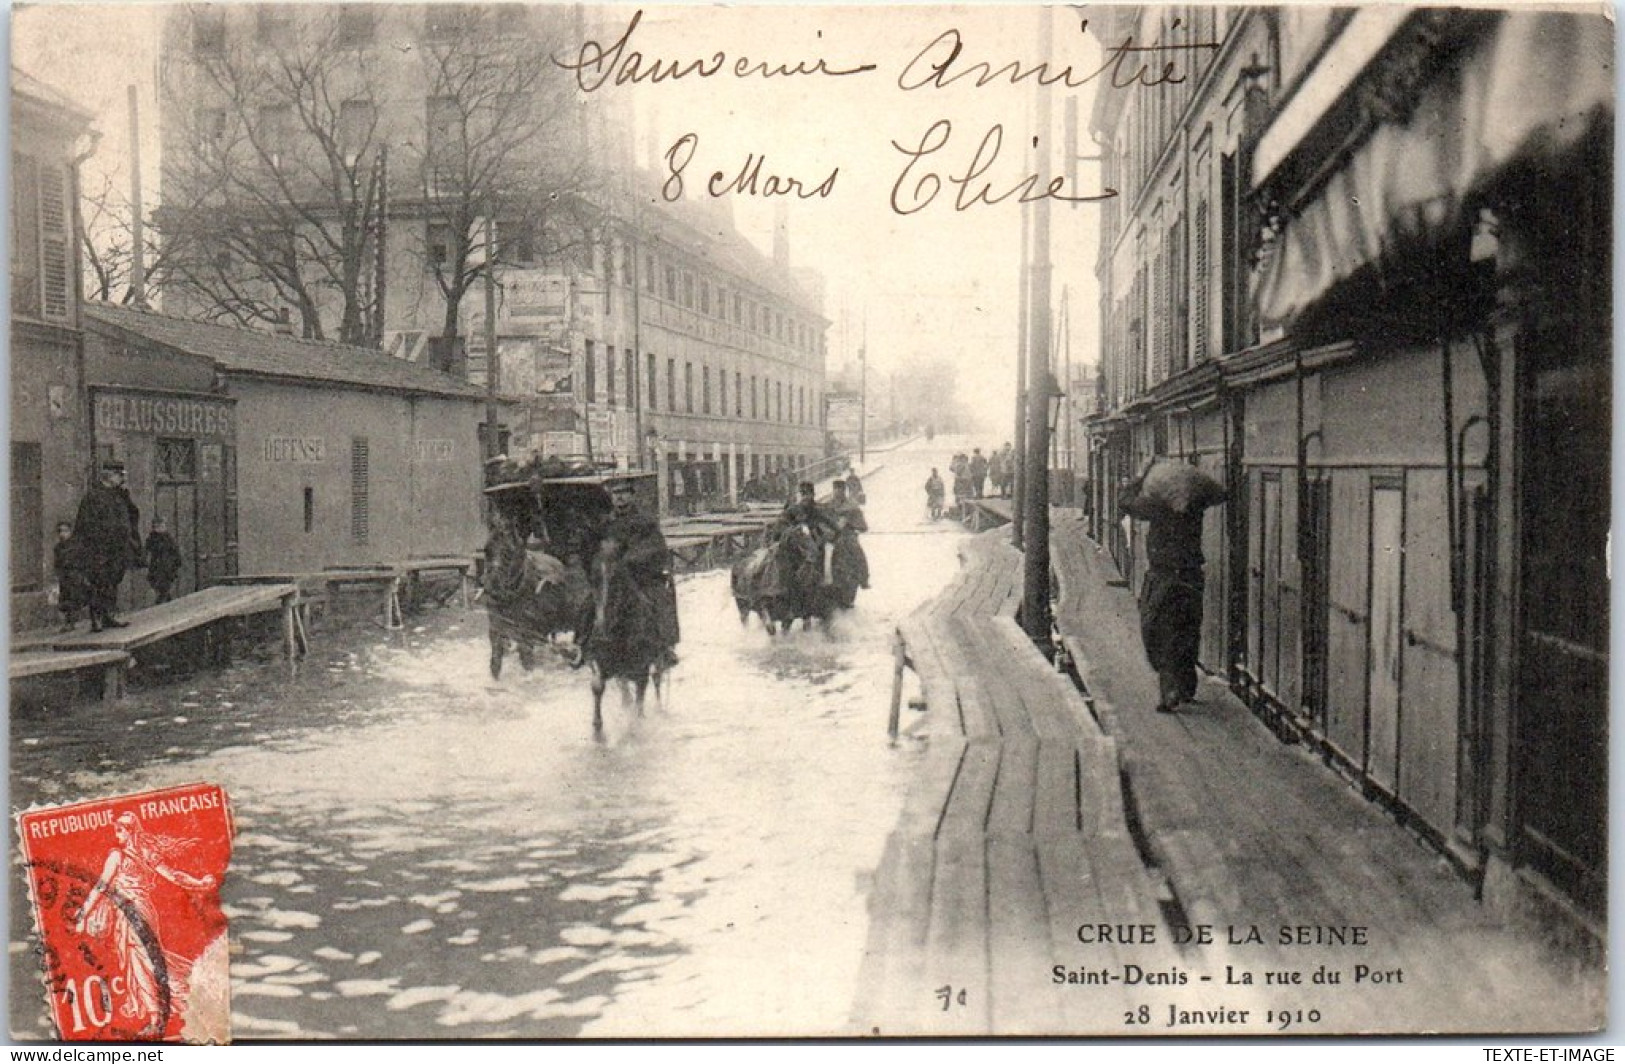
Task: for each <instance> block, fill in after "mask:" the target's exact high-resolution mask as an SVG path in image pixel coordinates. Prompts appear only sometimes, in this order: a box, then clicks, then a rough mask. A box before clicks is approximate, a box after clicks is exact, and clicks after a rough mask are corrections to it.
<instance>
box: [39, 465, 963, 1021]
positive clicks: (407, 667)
mask: <svg viewBox="0 0 1625 1064" xmlns="http://www.w3.org/2000/svg"><path fill="white" fill-rule="evenodd" d="M950 443H955V444H956V445H957V441H948V440H939V441H938V442H937V443H936V444H935V445H932V446H930V447H929V449H927V448H926V447H925V446H923V445H921V446H917V447H911V448H906V449H904V450H903V451H899V452H894V453H892V454H891V455H887V456H876V457H875V459H874V460H873V461H871V463H870V466H871V468H874V467H877V466H879V465H881V464H882V463H884V465H885V468H884V469H881V470H879V471H877V472H875V473H874V474H873V475H872V476H868V477H866V478H865V488H866V490H867V494H868V497H869V505H868V507H867V508H866V512H867V515H868V517H869V521H870V524H871V527H872V528H873V529H874V530H875V531H874V532H872V533H871V534H870V535H869V536H866V537H865V546H866V548H867V550H868V551H869V554H870V558H871V566H872V569H873V570H874V573H875V580H874V583H875V585H876V586H875V588H874V589H873V590H871V591H868V592H863V593H862V594H860V597H859V601H858V609H857V610H856V611H854V612H853V613H851V614H849V615H845V616H843V617H842V618H840V619H839V620H838V621H837V623H836V624H835V625H834V627H833V629H832V630H831V631H830V632H828V633H825V632H821V631H810V632H809V631H799V630H798V631H797V632H794V633H792V634H791V635H789V636H788V637H779V638H777V639H770V638H769V636H768V635H767V633H766V632H765V631H763V630H762V628H761V627H760V625H759V623H753V624H752V626H751V627H750V628H749V629H741V627H740V625H739V622H738V617H737V613H736V612H735V610H734V607H733V603H732V600H731V598H730V597H729V595H728V590H727V584H728V577H727V574H726V573H724V572H713V573H705V574H700V575H697V576H693V577H685V578H683V579H682V580H680V582H679V603H680V610H681V614H682V624H683V632H684V640H683V644H682V647H681V652H682V655H683V662H682V664H681V666H680V667H679V668H678V670H677V671H676V673H675V675H674V677H673V680H672V684H671V688H670V690H669V692H668V696H667V698H666V700H665V702H664V704H661V703H657V702H655V701H654V700H653V699H651V701H650V703H649V705H648V707H647V708H646V711H645V715H644V716H642V717H641V718H639V717H637V716H636V715H635V712H634V710H633V709H632V708H631V706H630V705H629V704H626V703H624V702H623V701H622V700H621V699H620V698H619V697H617V695H616V694H615V693H614V692H613V690H612V692H611V693H610V694H609V695H606V698H605V729H604V734H603V736H602V737H601V738H600V737H595V736H594V734H593V731H592V725H591V696H590V693H589V691H588V689H587V679H586V675H585V674H584V673H581V672H574V671H571V670H570V669H568V668H567V667H566V666H565V665H564V664H563V663H562V662H561V661H557V660H551V659H549V660H546V661H544V663H543V664H542V665H541V666H540V667H539V668H538V669H537V670H536V671H535V672H533V673H528V674H527V673H524V672H522V671H520V670H518V668H517V667H516V666H510V669H509V670H508V671H506V672H505V673H504V676H503V678H502V679H501V680H500V681H493V680H492V679H491V678H490V675H489V673H488V672H487V661H486V658H487V647H486V634H485V633H486V625H485V618H484V615H483V613H481V612H479V611H478V610H477V609H476V610H474V611H470V612H464V611H462V610H460V609H456V608H453V609H447V610H442V611H431V612H430V613H428V614H427V615H425V616H423V617H420V618H418V619H417V621H416V623H415V624H414V625H413V626H412V627H409V629H408V630H407V631H405V632H404V633H398V634H392V633H386V632H383V631H381V630H379V629H377V628H373V627H369V626H368V625H367V624H366V623H365V622H362V623H360V624H355V625H351V626H348V627H345V628H342V629H339V628H334V627H332V626H328V628H327V629H326V630H322V631H319V632H318V633H316V636H315V651H314V653H313V655H312V657H311V658H310V659H309V660H308V661H307V662H306V663H305V664H304V665H303V666H301V668H300V670H299V673H298V675H296V676H289V674H288V671H287V669H286V667H285V666H284V665H282V664H281V663H280V662H279V661H277V660H276V659H275V658H274V657H273V656H271V655H269V654H261V655H257V656H251V657H250V658H248V659H246V660H244V661H242V662H241V663H239V664H236V665H234V666H232V667H230V668H228V669H226V670H224V671H220V672H215V673H204V674H199V675H196V676H193V677H191V678H190V679H188V680H184V681H182V682H179V683H173V684H168V685H164V686H154V687H148V688H145V689H138V690H136V691H135V692H133V693H132V697H130V698H129V699H128V700H127V701H124V702H121V703H117V704H113V705H103V704H100V703H94V702H79V703H76V704H73V705H71V706H66V707H45V706H39V705H27V704H24V705H20V706H18V707H16V708H15V709H14V712H13V719H12V723H11V729H12V739H11V750H12V770H11V785H12V798H11V801H12V805H13V808H22V807H26V806H28V805H30V804H34V803H46V802H49V803H55V802H63V801H69V800H74V799H78V798H82V797H93V796H99V795H105V794H111V793H120V792H129V791H136V790H145V789H150V788H155V787H160V786H167V785H171V784H176V783H184V782H191V781H198V780H208V781H214V782H218V783H221V784H223V785H224V786H225V787H226V789H227V791H228V793H229V794H230V795H231V798H232V802H233V808H234V812H235V816H236V822H237V828H238V837H237V840H236V848H235V852H234V857H233V861H232V868H231V873H230V875H229V876H228V878H227V881H226V883H225V886H224V889H223V897H224V901H225V903H226V905H227V911H228V915H229V917H230V919H231V929H232V939H233V949H234V954H233V961H232V982H233V987H232V989H233V1028H234V1035H235V1037H237V1038H238V1039H254V1038H301V1039H306V1038H344V1039H376V1038H406V1039H413V1040H418V1039H432V1038H443V1037H450V1038H550V1037H574V1036H587V1037H631V1036H661V1037H671V1036H700V1035H711V1036H718V1035H809V1034H836V1033H843V1032H847V1031H849V1030H850V1027H849V1022H850V1020H849V1017H850V1013H851V1009H852V1005H853V994H854V990H855V985H856V978H857V971H858V964H859V959H860V954H861V950H862V947H863V944H864V940H865V935H866V931H867V912H866V898H867V891H868V886H869V881H870V877H871V876H872V874H873V871H874V868H875V866H876V865H877V864H878V862H879V858H880V853H881V849H882V846H883V844H884V842H885V839H886V836H887V834H888V833H889V831H890V830H891V828H892V826H893V824H894V823H895V821H896V817H897V813H898V810H899V809H900V807H901V803H902V797H903V794H904V791H905V790H906V787H907V785H908V783H909V780H910V778H911V769H912V767H913V765H914V764H915V762H916V760H917V758H918V756H919V754H920V752H921V750H920V747H919V746H918V745H917V744H914V743H911V742H909V741H907V740H905V741H903V742H900V743H898V744H891V743H888V741H887V739H886V731H885V728H886V709H887V702H888V699H889V696H890V685H891V678H892V657H891V650H890V633H891V630H892V627H893V625H894V624H895V621H896V620H897V619H898V618H899V617H901V616H902V615H903V614H905V613H907V612H908V611H909V610H910V609H912V608H913V607H914V606H915V605H916V604H918V603H919V602H921V601H924V600H926V599H928V598H929V597H931V596H932V595H933V594H935V593H936V591H937V590H938V589H940V588H941V587H942V586H943V585H944V584H945V583H946V582H947V581H948V579H949V578H950V577H951V575H952V573H953V571H954V568H955V566H956V562H955V550H956V544H957V542H958V540H959V535H960V533H959V532H958V530H957V529H956V527H955V526H954V525H952V524H951V523H949V522H942V523H940V524H931V523H929V522H927V521H926V520H925V519H924V514H923V498H924V497H923V488H922V487H921V485H923V483H924V481H925V478H926V475H927V474H928V473H929V467H930V466H931V465H933V464H935V465H938V466H939V467H940V468H945V467H946V458H947V456H948V453H949V450H948V445H949V444H950ZM12 885H13V893H12V899H13V905H12V913H11V943H12V945H11V965H10V975H11V980H12V988H13V989H12V994H11V1016H12V1028H13V1031H14V1032H15V1033H16V1034H17V1035H18V1036H19V1037H48V1036H49V1028H48V1026H47V1025H46V1020H45V1014H44V1009H43V1005H42V1003H41V999H42V997H43V995H42V992H41V991H40V990H39V989H38V988H39V983H38V981H37V978H38V977H37V974H36V972H37V967H36V962H35V960H34V957H33V955H32V953H31V950H30V947H29V946H28V945H27V942H28V940H29V934H28V927H29V925H28V917H27V913H26V910H25V907H24V905H23V904H22V903H21V895H20V894H19V892H18V888H19V886H20V882H19V880H17V879H16V878H15V877H14V878H13V880H12Z"/></svg>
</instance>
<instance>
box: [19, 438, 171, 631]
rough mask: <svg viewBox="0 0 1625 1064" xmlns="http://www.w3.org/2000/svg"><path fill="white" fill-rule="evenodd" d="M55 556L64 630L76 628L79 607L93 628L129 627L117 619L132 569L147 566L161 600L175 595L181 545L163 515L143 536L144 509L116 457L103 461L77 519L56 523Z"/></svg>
mask: <svg viewBox="0 0 1625 1064" xmlns="http://www.w3.org/2000/svg"><path fill="white" fill-rule="evenodd" d="M51 561H52V566H53V568H54V569H55V571H56V581H57V609H58V611H59V612H60V613H61V614H62V631H64V632H71V631H73V629H74V626H75V624H76V623H77V621H78V617H79V611H80V610H88V612H89V613H90V630H91V631H92V632H100V631H102V630H103V629H105V628H124V627H127V626H128V622H125V621H121V620H119V619H118V593H119V586H120V585H121V584H122V583H123V582H124V574H125V573H127V572H129V571H130V570H131V569H145V570H146V571H147V582H148V583H149V584H151V585H152V590H153V594H154V596H155V597H156V599H157V601H158V602H168V601H169V600H170V598H171V597H173V592H174V589H175V581H176V579H177V577H179V575H180V571H181V552H180V546H179V545H178V544H177V543H176V542H175V537H174V536H173V535H172V534H170V531H169V529H168V528H167V527H166V525H165V522H164V519H163V518H162V517H155V518H153V520H152V528H151V531H150V532H149V533H148V534H147V538H146V541H145V542H143V541H142V539H141V511H140V510H139V509H138V508H137V507H136V504H135V500H134V499H132V498H130V492H129V489H127V488H126V487H125V486H124V464H123V463H122V462H116V461H108V462H103V463H102V466H101V470H100V478H99V479H98V480H97V482H96V483H95V484H92V485H91V486H90V490H88V491H86V492H85V495H84V498H83V499H81V500H80V502H79V510H78V513H77V514H76V515H75V518H74V521H73V523H72V524H69V523H68V522H66V521H63V522H61V523H60V524H58V525H57V526H56V544H55V546H54V547H53V548H52V552H51Z"/></svg>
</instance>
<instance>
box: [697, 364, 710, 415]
mask: <svg viewBox="0 0 1625 1064" xmlns="http://www.w3.org/2000/svg"><path fill="white" fill-rule="evenodd" d="M710 412H711V367H710V366H701V367H700V413H702V414H709V413H710Z"/></svg>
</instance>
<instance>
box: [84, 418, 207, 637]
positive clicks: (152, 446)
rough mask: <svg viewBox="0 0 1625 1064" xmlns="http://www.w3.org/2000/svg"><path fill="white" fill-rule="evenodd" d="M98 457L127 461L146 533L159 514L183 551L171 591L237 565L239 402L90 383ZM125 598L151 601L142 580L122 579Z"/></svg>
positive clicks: (134, 603) (182, 589) (186, 589)
mask: <svg viewBox="0 0 1625 1064" xmlns="http://www.w3.org/2000/svg"><path fill="white" fill-rule="evenodd" d="M90 403H91V431H92V438H93V440H94V444H95V454H96V457H97V460H98V461H105V460H107V459H117V460H119V461H122V462H123V463H124V465H125V470H126V476H127V486H128V488H129V491H130V496H131V498H133V499H134V500H135V503H136V505H137V506H138V507H139V508H140V510H141V536H142V538H143V540H144V539H145V538H146V536H147V534H148V533H149V532H150V531H151V529H152V521H153V519H154V518H162V519H163V520H164V522H165V524H166V525H168V528H169V532H170V534H171V535H172V536H174V537H175V542H176V545H177V546H179V547H180V552H181V571H180V575H179V577H178V578H177V580H176V584H175V588H174V593H175V594H178V595H184V594H186V593H188V592H191V591H196V590H198V589H199V588H204V587H208V586H210V585H211V584H214V583H216V582H218V581H219V580H220V578H221V577H224V576H229V575H232V574H233V573H235V572H236V571H237V505H236V494H237V436H236V429H237V410H236V403H235V402H234V401H233V400H231V399H229V398H225V397H222V396H217V395H196V394H186V393H170V392H155V391H145V390H137V389H129V388H96V389H92V391H91V398H90ZM125 594H126V595H128V596H130V599H131V602H130V604H131V605H132V606H135V607H141V606H145V605H148V604H150V602H151V601H152V592H151V589H149V588H148V587H147V586H146V583H145V582H144V581H140V580H132V581H127V582H126V584H125Z"/></svg>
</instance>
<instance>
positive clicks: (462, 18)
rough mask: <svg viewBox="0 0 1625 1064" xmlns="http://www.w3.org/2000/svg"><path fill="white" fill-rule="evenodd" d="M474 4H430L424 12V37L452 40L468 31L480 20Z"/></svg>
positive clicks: (433, 39)
mask: <svg viewBox="0 0 1625 1064" xmlns="http://www.w3.org/2000/svg"><path fill="white" fill-rule="evenodd" d="M479 16H480V12H479V9H478V8H477V7H475V6H474V5H473V4H428V5H426V6H425V9H424V12H423V37H424V39H425V40H429V41H451V40H455V39H457V38H458V37H460V36H462V35H463V34H466V33H468V32H469V31H470V30H471V29H473V28H474V27H475V25H476V24H477V23H478V21H479Z"/></svg>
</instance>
